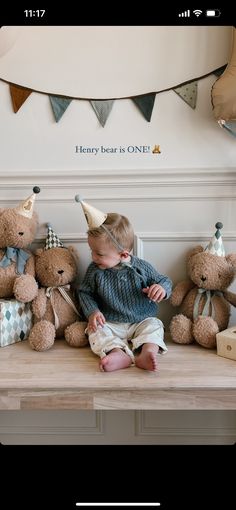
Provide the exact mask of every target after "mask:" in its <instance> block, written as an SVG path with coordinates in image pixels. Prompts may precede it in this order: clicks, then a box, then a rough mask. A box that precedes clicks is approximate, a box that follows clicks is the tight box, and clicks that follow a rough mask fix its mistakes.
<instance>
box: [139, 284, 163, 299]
mask: <svg viewBox="0 0 236 510" xmlns="http://www.w3.org/2000/svg"><path fill="white" fill-rule="evenodd" d="M142 291H143V292H144V294H147V297H148V298H149V299H150V301H154V303H156V302H157V303H160V301H162V299H164V297H165V296H166V291H165V289H163V287H162V286H161V285H158V283H153V285H151V287H145V289H142Z"/></svg>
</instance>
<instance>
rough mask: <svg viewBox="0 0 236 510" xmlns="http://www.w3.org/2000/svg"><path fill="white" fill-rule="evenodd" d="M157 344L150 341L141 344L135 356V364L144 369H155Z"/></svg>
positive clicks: (154, 370)
mask: <svg viewBox="0 0 236 510" xmlns="http://www.w3.org/2000/svg"><path fill="white" fill-rule="evenodd" d="M158 351H159V346H158V345H156V344H152V343H147V344H143V346H142V350H141V352H140V354H138V355H137V356H135V365H136V366H137V367H139V368H143V369H144V370H151V371H152V372H156V371H157V353H158Z"/></svg>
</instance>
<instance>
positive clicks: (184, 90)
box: [173, 81, 197, 109]
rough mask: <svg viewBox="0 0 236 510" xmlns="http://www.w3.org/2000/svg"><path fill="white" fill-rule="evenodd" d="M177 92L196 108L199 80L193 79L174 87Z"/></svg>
mask: <svg viewBox="0 0 236 510" xmlns="http://www.w3.org/2000/svg"><path fill="white" fill-rule="evenodd" d="M173 91H174V92H176V94H178V96H179V97H181V99H183V101H185V103H187V104H188V105H189V106H191V108H193V109H194V108H196V103H197V81H191V82H190V83H185V84H184V85H181V86H180V87H176V88H175V89H173Z"/></svg>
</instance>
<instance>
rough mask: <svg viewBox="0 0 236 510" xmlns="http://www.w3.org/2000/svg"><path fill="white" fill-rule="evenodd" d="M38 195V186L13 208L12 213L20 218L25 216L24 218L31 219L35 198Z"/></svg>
mask: <svg viewBox="0 0 236 510" xmlns="http://www.w3.org/2000/svg"><path fill="white" fill-rule="evenodd" d="M38 193H40V188H39V187H38V186H34V188H33V193H32V195H30V197H28V198H26V200H24V201H23V202H21V203H20V204H19V205H18V206H17V207H15V208H14V211H16V213H17V214H20V215H21V216H25V218H32V216H33V212H34V202H35V197H36V195H37V194H38Z"/></svg>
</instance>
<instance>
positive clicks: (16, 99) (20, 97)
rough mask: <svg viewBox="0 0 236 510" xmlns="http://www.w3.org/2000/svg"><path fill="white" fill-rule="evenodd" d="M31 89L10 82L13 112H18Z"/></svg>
mask: <svg viewBox="0 0 236 510" xmlns="http://www.w3.org/2000/svg"><path fill="white" fill-rule="evenodd" d="M31 92H32V90H30V89H26V88H25V87H21V86H20V85H14V84H13V83H10V93H11V100H12V106H13V110H14V112H15V113H17V112H18V110H19V109H20V107H21V106H22V105H23V103H24V102H25V101H26V99H28V97H29V95H30V94H31Z"/></svg>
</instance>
